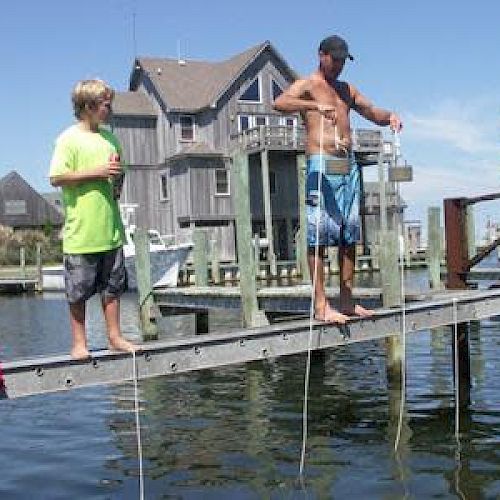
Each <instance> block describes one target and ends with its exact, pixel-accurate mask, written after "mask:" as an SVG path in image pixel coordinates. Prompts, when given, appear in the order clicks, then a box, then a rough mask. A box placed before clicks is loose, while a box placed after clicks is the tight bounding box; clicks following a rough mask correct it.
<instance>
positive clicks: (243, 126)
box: [238, 115, 250, 132]
mask: <svg viewBox="0 0 500 500" xmlns="http://www.w3.org/2000/svg"><path fill="white" fill-rule="evenodd" d="M249 128H250V117H249V116H248V115H238V129H239V131H240V132H244V131H245V130H248V129H249Z"/></svg>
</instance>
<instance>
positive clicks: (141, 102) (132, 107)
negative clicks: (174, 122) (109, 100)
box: [113, 92, 157, 118]
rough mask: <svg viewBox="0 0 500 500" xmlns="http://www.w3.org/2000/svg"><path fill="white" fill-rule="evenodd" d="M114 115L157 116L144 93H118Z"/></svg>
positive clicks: (114, 103) (114, 102)
mask: <svg viewBox="0 0 500 500" xmlns="http://www.w3.org/2000/svg"><path fill="white" fill-rule="evenodd" d="M113 114H114V115H116V116H124V115H125V116H144V117H155V118H156V116H157V113H156V111H155V110H154V108H153V106H152V104H151V102H150V101H149V99H148V98H147V96H146V95H145V94H143V93H142V92H116V93H115V98H114V99H113Z"/></svg>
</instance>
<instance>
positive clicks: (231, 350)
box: [0, 290, 500, 398]
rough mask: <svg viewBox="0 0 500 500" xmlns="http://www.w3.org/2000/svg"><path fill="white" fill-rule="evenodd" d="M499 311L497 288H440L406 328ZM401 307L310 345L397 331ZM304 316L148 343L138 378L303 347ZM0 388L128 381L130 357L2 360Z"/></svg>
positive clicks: (412, 311)
mask: <svg viewBox="0 0 500 500" xmlns="http://www.w3.org/2000/svg"><path fill="white" fill-rule="evenodd" d="M499 310H500V291H499V290H489V291H471V290H469V291H465V290H457V291H453V292H450V291H443V292H440V293H437V294H436V296H435V298H433V299H432V300H427V301H422V302H417V303H414V304H408V305H407V307H406V311H405V313H406V314H405V316H406V325H405V326H406V331H407V333H408V334H417V333H418V332H422V331H425V330H428V329H430V328H436V327H439V326H443V325H452V324H453V321H454V319H456V321H458V322H459V323H463V322H466V321H473V320H474V321H475V320H480V319H482V318H488V317H491V316H494V315H496V314H498V311H499ZM401 322H402V311H401V309H400V308H394V309H381V310H378V311H376V313H375V315H374V316H373V317H370V318H368V319H361V318H358V319H352V320H351V321H349V322H348V323H347V324H346V325H344V326H342V327H339V326H336V325H328V324H325V323H321V322H314V324H313V334H312V350H313V351H322V350H324V349H331V348H335V347H338V346H343V345H348V344H351V343H354V342H368V341H374V340H377V339H384V338H388V337H391V336H399V335H400V331H401V328H402V323H401ZM308 343H309V321H308V320H301V321H297V320H295V321H288V322H279V323H276V324H273V325H269V326H264V327H259V328H252V329H244V330H240V331H235V332H230V333H216V332H214V333H211V334H206V335H197V336H192V337H190V338H186V339H185V340H182V341H161V342H148V343H146V344H144V345H143V346H142V350H141V351H140V352H139V353H137V355H136V360H137V374H138V377H139V379H144V378H149V377H156V376H161V375H174V374H178V373H184V372H189V371H195V370H202V369H208V368H216V367H220V366H227V365H232V364H240V363H246V362H251V361H256V360H267V359H271V358H276V357H279V356H287V355H292V354H299V353H303V352H306V351H307V349H308ZM0 373H1V375H0V387H3V389H2V392H3V397H4V398H19V397H23V396H29V395H35V394H43V393H48V392H56V391H67V390H70V389H76V388H79V387H85V386H91V385H100V384H114V383H120V382H123V381H126V380H131V379H132V376H133V366H132V356H131V355H130V354H127V353H117V352H110V351H107V350H104V351H97V352H92V357H91V358H90V359H88V360H84V361H77V360H73V359H71V358H70V357H69V356H67V355H63V356H51V357H40V358H35V359H27V360H20V361H11V362H7V363H3V364H2V366H1V372H0Z"/></svg>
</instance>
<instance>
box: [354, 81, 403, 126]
mask: <svg viewBox="0 0 500 500" xmlns="http://www.w3.org/2000/svg"><path fill="white" fill-rule="evenodd" d="M349 87H350V91H351V96H352V102H353V104H352V108H353V109H354V110H355V111H357V112H358V113H359V114H360V115H361V116H363V117H364V118H366V119H367V120H370V121H371V122H373V123H376V124H377V125H381V126H383V127H385V126H387V125H389V126H390V127H391V129H392V130H394V131H397V132H399V131H400V130H401V129H402V128H403V122H402V121H401V119H400V118H399V116H398V115H397V114H396V113H393V112H392V111H387V110H386V109H382V108H377V107H375V106H374V105H373V104H372V103H371V102H370V101H369V100H368V99H367V98H366V97H365V96H364V95H363V94H361V92H359V91H358V90H357V89H356V88H354V87H353V86H352V85H350V86H349Z"/></svg>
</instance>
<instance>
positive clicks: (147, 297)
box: [134, 228, 158, 340]
mask: <svg viewBox="0 0 500 500" xmlns="http://www.w3.org/2000/svg"><path fill="white" fill-rule="evenodd" d="M134 245H135V270H136V276H137V289H138V294H139V321H140V325H141V329H142V338H143V340H156V339H157V338H158V331H157V328H156V324H155V323H154V321H153V317H152V311H153V308H154V300H153V296H152V284H151V261H150V257H149V235H148V232H147V231H146V230H145V229H143V228H137V229H136V230H135V232H134Z"/></svg>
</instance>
